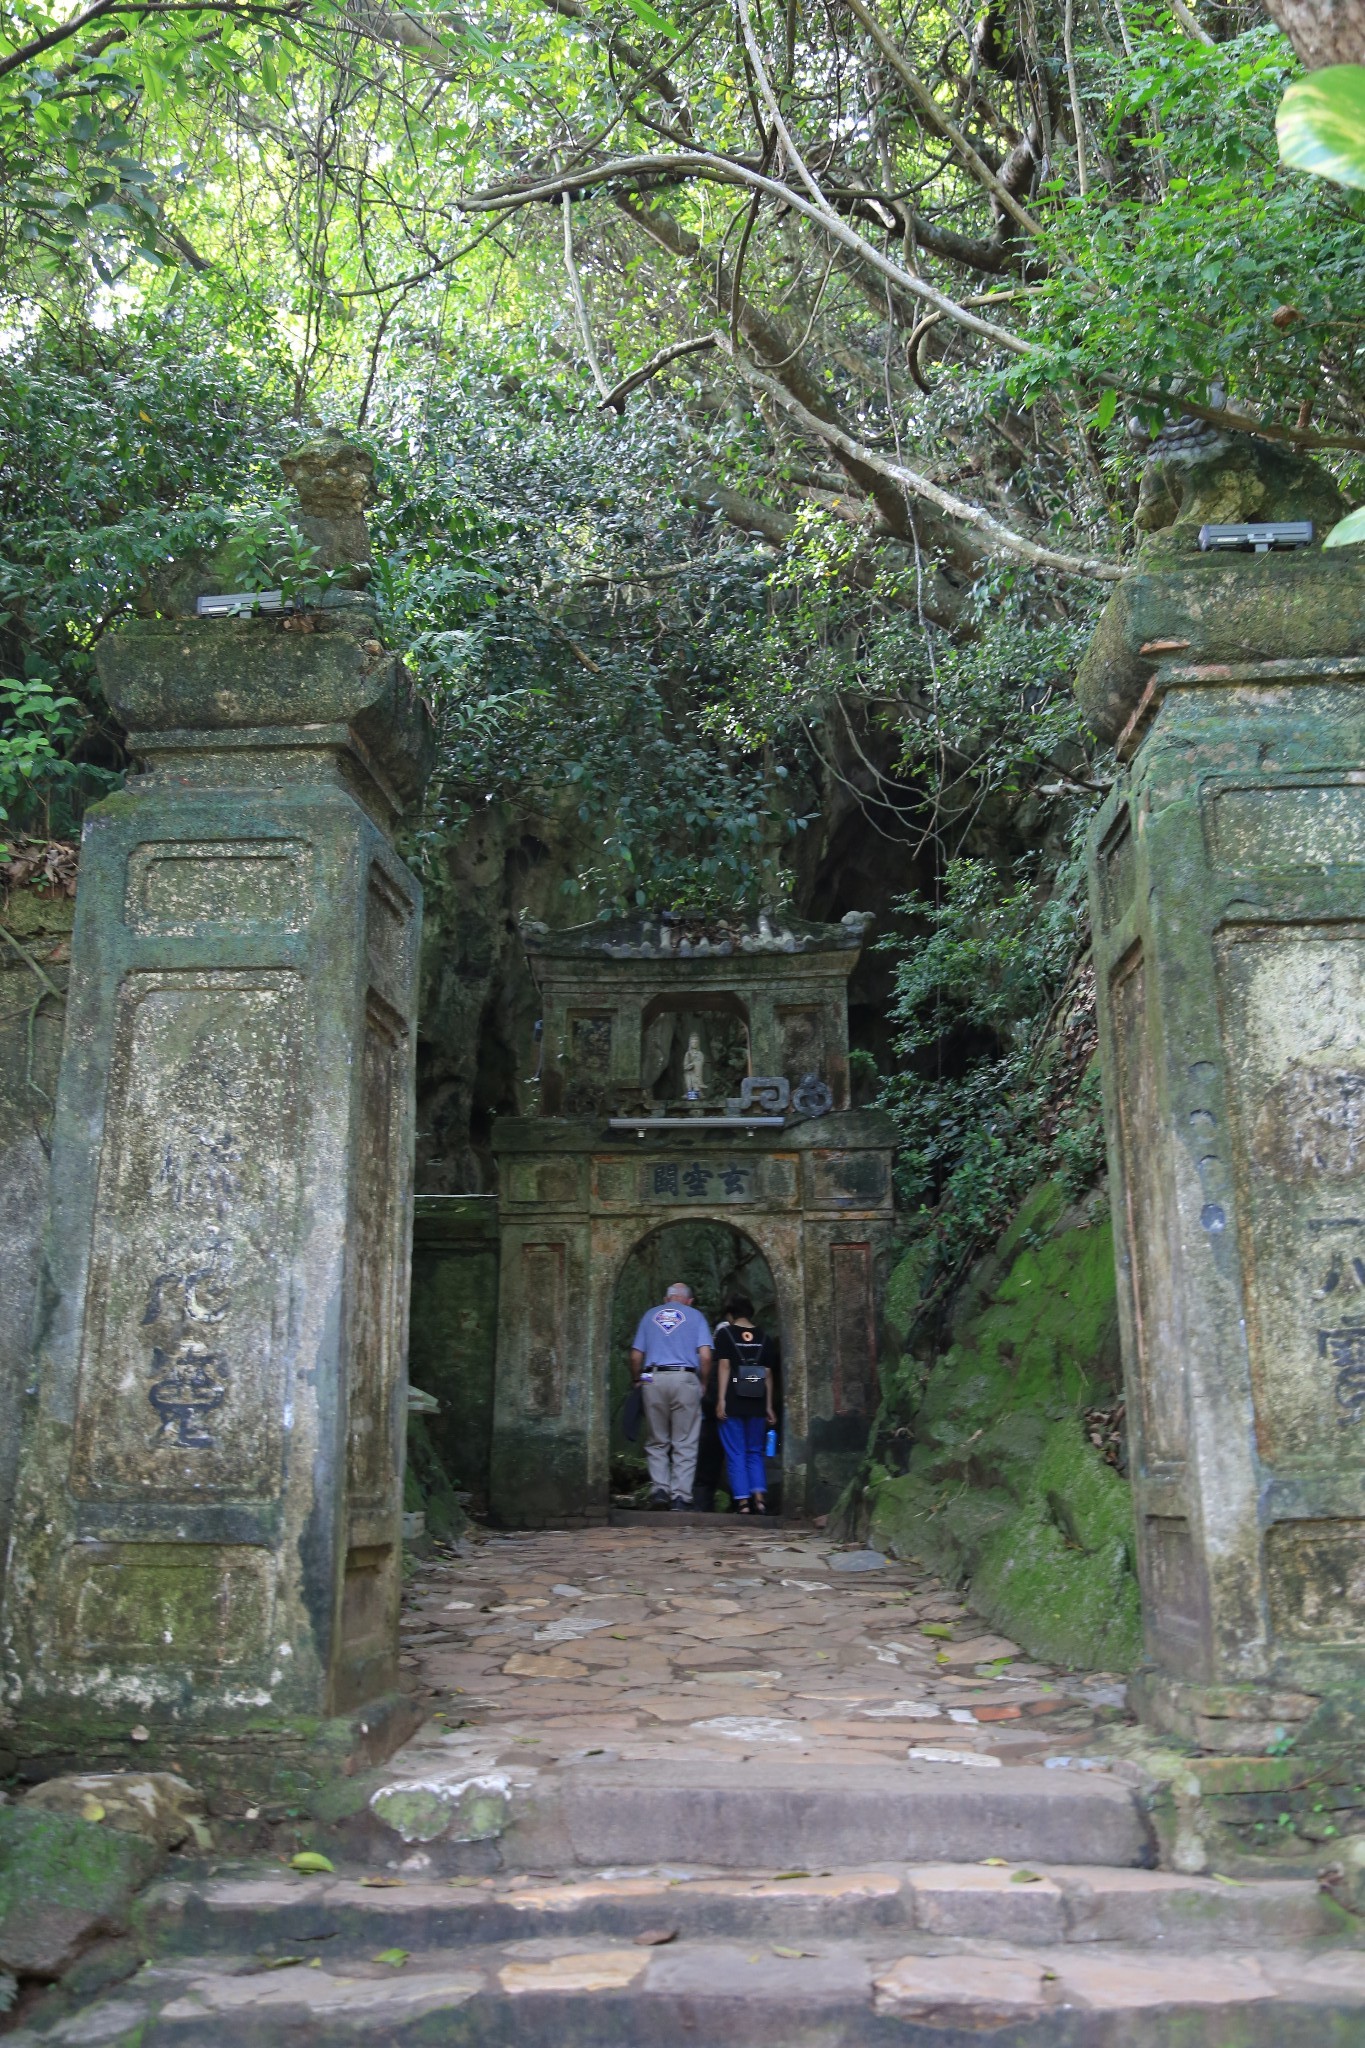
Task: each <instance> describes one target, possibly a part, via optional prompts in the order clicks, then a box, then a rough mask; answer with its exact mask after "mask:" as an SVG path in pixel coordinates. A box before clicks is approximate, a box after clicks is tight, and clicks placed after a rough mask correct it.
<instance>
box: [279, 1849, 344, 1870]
mask: <svg viewBox="0 0 1365 2048" xmlns="http://www.w3.org/2000/svg"><path fill="white" fill-rule="evenodd" d="M289 1868H290V1869H291V1870H298V1871H302V1872H303V1873H304V1874H305V1875H307V1874H309V1873H311V1872H313V1871H323V1870H326V1871H330V1872H332V1873H333V1875H335V1872H336V1865H335V1864H334V1863H333V1862H331V1861H330V1859H329V1858H328V1857H326V1856H324V1855H323V1854H322V1851H321V1850H320V1849H300V1850H299V1853H298V1855H297V1856H291V1857H290V1859H289Z"/></svg>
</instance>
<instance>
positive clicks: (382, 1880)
mask: <svg viewBox="0 0 1365 2048" xmlns="http://www.w3.org/2000/svg"><path fill="white" fill-rule="evenodd" d="M360 1882H361V1883H362V1884H367V1885H370V1886H372V1887H373V1889H374V1890H376V1891H377V1890H378V1889H379V1888H380V1886H381V1885H382V1886H383V1887H384V1888H385V1890H387V1889H388V1887H389V1886H390V1885H396V1884H406V1883H407V1879H406V1878H405V1877H362V1878H361V1880H360ZM457 1882H458V1880H457Z"/></svg>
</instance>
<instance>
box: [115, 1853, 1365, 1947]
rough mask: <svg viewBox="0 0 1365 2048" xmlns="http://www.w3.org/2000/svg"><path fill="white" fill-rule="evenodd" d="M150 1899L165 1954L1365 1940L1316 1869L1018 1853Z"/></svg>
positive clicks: (147, 1909) (333, 1884) (163, 1894)
mask: <svg viewBox="0 0 1365 2048" xmlns="http://www.w3.org/2000/svg"><path fill="white" fill-rule="evenodd" d="M367 1878H368V1882H367V1881H366V1879H367ZM142 1911H143V1925H144V1928H145V1931H146V1934H147V1937H148V1939H149V1941H150V1942H151V1944H152V1946H153V1947H154V1948H155V1949H156V1950H157V1951H158V1952H160V1953H163V1954H164V1953H177V1952H179V1953H183V1952H184V1951H185V1949H186V1948H187V1947H196V1946H202V1947H211V1948H213V1949H215V1950H223V1949H226V1948H230V1947H233V1946H234V1945H239V1944H241V1943H243V1942H244V1941H245V1942H246V1943H247V1944H248V1945H252V1944H254V1943H256V1942H257V1941H258V1940H260V1941H261V1942H262V1943H263V1944H264V1945H266V1946H268V1947H269V1948H270V1949H271V1951H272V1952H274V1953H280V1952H282V1951H281V1948H280V1944H281V1943H283V1944H284V1945H285V1947H286V1948H287V1947H288V1946H289V1945H291V1944H293V1943H295V1942H299V1941H304V1942H308V1941H318V1940H326V1941H328V1942H332V1941H337V1940H342V1941H345V1940H350V1939H354V1940H360V1941H368V1940H376V1941H381V1945H382V1944H392V1943H400V1944H405V1945H409V1946H411V1945H414V1944H417V1943H421V1944H423V1945H426V1946H431V1945H433V1944H434V1945H437V1946H469V1945H474V1944H478V1943H483V1942H489V1941H509V1940H519V1939H527V1938H534V1937H538V1936H541V1935H546V1936H550V1937H558V1936H568V1937H576V1936H578V1935H580V1934H599V1933H600V1934H602V1935H604V1936H610V1937H625V1938H630V1937H631V1936H633V1935H636V1934H638V1933H639V1932H640V1931H641V1930H642V1929H645V1928H650V1927H655V1928H658V1927H663V1928H666V1929H673V1930H675V1931H676V1932H678V1933H680V1934H686V1935H687V1936H688V1937H690V1938H691V1937H700V1938H709V1939H724V1938H725V1937H726V1936H727V1935H729V1936H733V1937H734V1938H747V1937H748V1935H750V1934H751V1933H752V1934H754V1935H756V1936H766V1935H780V1934H781V1933H782V1931H783V1930H796V1931H798V1932H800V1931H801V1930H805V1931H806V1932H807V1933H809V1932H811V1931H814V1930H820V1931H822V1932H823V1933H824V1934H825V1935H826V1936H830V1937H834V1936H838V1937H841V1938H842V1937H844V1936H847V1935H863V1936H865V1937H881V1936H883V1935H884V1934H885V1933H886V1932H887V1931H888V1930H901V1931H908V1930H914V1931H916V1932H918V1933H921V1934H926V1935H931V1936H937V1935H943V1936H952V1937H967V1938H973V1937H975V1938H989V1939H996V1940H1010V1941H1017V1942H1018V1941H1022V1942H1025V1943H1029V1944H1037V1943H1040V1942H1043V1943H1046V1942H1055V1941H1063V1942H1067V1943H1096V1942H1104V1941H1123V1940H1129V1941H1132V1940H1145V1941H1153V1942H1160V1943H1163V1944H1164V1945H1166V1946H1167V1947H1169V1948H1182V1949H1190V1948H1193V1947H1197V1946H1198V1945H1199V1944H1200V1943H1201V1942H1208V1941H1211V1940H1214V1939H1216V1940H1219V1941H1224V1942H1226V1941H1244V1940H1253V1941H1254V1942H1255V1943H1256V1944H1257V1945H1258V1947H1263V1946H1266V1945H1269V1946H1270V1947H1274V1948H1285V1947H1290V1946H1293V1945H1294V1944H1296V1943H1303V1942H1313V1941H1319V1940H1326V1939H1345V1940H1354V1939H1359V1940H1362V1941H1365V1928H1361V1927H1359V1926H1358V1925H1357V1923H1355V1922H1354V1921H1352V1920H1350V1919H1349V1918H1348V1916H1346V1915H1345V1914H1344V1913H1342V1911H1341V1909H1340V1908H1339V1907H1338V1906H1337V1905H1336V1904H1335V1903H1334V1902H1333V1901H1331V1900H1330V1899H1328V1898H1327V1897H1326V1896H1325V1895H1324V1894H1322V1893H1321V1892H1320V1891H1319V1889H1318V1887H1317V1886H1316V1885H1315V1884H1314V1883H1312V1882H1311V1881H1309V1880H1303V1879H1267V1880H1251V1881H1247V1882H1240V1883H1237V1884H1228V1883H1225V1882H1221V1881H1219V1880H1218V1879H1216V1878H1211V1877H1185V1876H1180V1875H1177V1874H1175V1873H1171V1872H1165V1871H1151V1870H1132V1869H1127V1868H1120V1867H1105V1866H1102V1865H1094V1864H1091V1865H1083V1866H1078V1865H1074V1864H1060V1865H1047V1864H1037V1865H1024V1864H1021V1863H1017V1862H1016V1863H1014V1864H1004V1865H1002V1864H999V1863H994V1862H993V1863H989V1864H982V1863H971V1864H967V1863H942V1864H927V1863H916V1864H906V1863H901V1864H890V1865H885V1864H884V1865H881V1866H877V1867H874V1866H872V1865H863V1866H860V1867H856V1868H843V1869H834V1870H817V1871H815V1872H810V1873H807V1874H805V1875H801V1876H788V1875H780V1874H779V1873H777V1872H775V1871H767V1872H753V1871H750V1872H745V1873H735V1872H733V1871H724V1870H692V1871H688V1872H679V1871H669V1870H662V1871H661V1870H659V1869H658V1868H657V1867H656V1868H655V1869H653V1870H637V1871H634V1872H626V1871H621V1870H608V1871H599V1872H595V1873H582V1872H572V1873H562V1872H561V1873H557V1874H555V1875H553V1876H547V1877H543V1878H540V1879H535V1880H530V1881H516V1882H513V1883H510V1884H509V1883H508V1882H506V1881H505V1880H504V1881H502V1882H499V1881H497V1880H491V1879H483V1880H478V1879H473V1880H470V1879H466V1880H461V1881H457V1882H455V1883H454V1884H452V1883H451V1882H449V1881H446V1882H440V1881H431V1880H428V1879H424V1878H422V1877H412V1878H407V1879H399V1880H395V1879H394V1878H393V1877H392V1876H391V1875H389V1874H385V1873H374V1872H370V1873H363V1874H362V1873H359V1872H357V1873H355V1874H353V1875H342V1874H339V1875H337V1876H336V1877H332V1878H327V1877H320V1878H299V1877H292V1876H284V1875H278V1874H275V1873H269V1874H264V1873H244V1874H241V1875H224V1876H220V1877H216V1878H212V1879H208V1880H204V1881H200V1882H198V1883H187V1882H185V1881H183V1880H181V1881H174V1882H169V1883H164V1884H162V1885H160V1886H157V1887H154V1888H153V1889H152V1891H151V1892H149V1893H148V1894H147V1896H146V1898H145V1900H144V1903H143V1909H142Z"/></svg>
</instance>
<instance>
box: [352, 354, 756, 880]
mask: <svg viewBox="0 0 1365 2048" xmlns="http://www.w3.org/2000/svg"><path fill="white" fill-rule="evenodd" d="M471 354H472V351H471ZM380 445H381V449H382V454H383V461H384V470H385V481H386V484H387V486H388V488H389V489H390V491H391V492H392V498H391V501H390V502H389V503H388V504H387V505H386V506H384V507H383V508H381V510H380V511H379V512H378V514H377V516H376V518H375V522H374V524H375V528H376V534H377V538H378V543H379V547H378V552H379V555H380V558H381V559H380V568H379V572H378V577H377V583H376V589H377V593H378V595H379V597H380V599H381V602H382V605H383V608H384V611H385V614H386V616H387V619H388V622H389V626H390V633H391V638H392V639H393V641H394V643H395V644H396V645H399V646H401V647H403V648H404V649H405V650H406V651H407V655H408V659H409V661H410V662H411V664H412V666H413V667H414V669H415V671H416V673H417V675H418V677H419V680H420V682H421V684H422V687H423V689H424V691H425V693H426V694H427V696H428V699H429V701H430V702H431V703H432V705H433V707H434V709H435V711H436V715H437V719H438V722H439V726H440V731H441V740H442V746H441V767H440V770H439V772H438V777H437V780H436V783H435V785H434V787H433V790H432V792H431V795H430V798H429V801H428V804H427V808H426V812H425V815H424V818H423V820H422V822H421V824H420V826H419V827H418V829H417V832H416V850H417V852H418V855H419V857H420V858H422V859H423V860H424V861H425V862H426V863H427V865H428V866H431V865H433V864H434V863H435V862H436V860H437V859H438V858H439V853H440V849H441V848H442V846H444V845H445V844H447V843H448V842H449V840H450V838H451V837H452V835H454V834H456V833H458V832H459V831H460V830H461V829H462V827H463V825H464V824H465V822H466V821H467V819H468V818H469V816H470V813H471V810H472V808H473V807H475V806H477V805H480V804H483V803H487V802H489V801H499V802H503V803H507V804H510V805H512V806H514V807H515V809H516V810H517V811H519V812H521V813H523V814H527V815H530V816H534V817H536V818H538V819H541V820H545V819H553V820H555V821H556V823H557V827H558V829H559V830H560V831H561V832H562V833H563V834H564V836H565V837H566V838H567V839H568V840H569V841H570V842H571V843H573V844H575V845H577V846H580V847H581V848H582V850H583V858H582V861H581V864H580V866H579V869H578V873H577V875H576V877H575V878H574V879H573V880H572V881H571V882H570V883H569V884H568V885H567V893H568V894H569V895H570V896H571V897H573V898H577V899H579V900H580V905H581V907H580V909H579V914H580V915H582V914H586V915H592V914H594V913H595V912H597V911H605V910H608V909H612V908H616V907H620V906H626V905H632V904H634V905H643V904H650V905H656V906H662V907H676V908H683V907H700V908H715V907H721V906H723V905H727V904H729V905H733V904H735V903H754V902H757V901H759V900H761V899H762V898H763V897H764V896H766V895H772V894H775V893H776V892H777V890H778V888H779V886H780V854H781V847H782V843H783V839H784V836H785V835H786V834H787V833H788V832H789V831H790V830H791V829H792V824H791V821H790V820H786V819H783V818H782V817H781V815H780V814H779V813H778V812H777V809H776V806H775V805H774V803H773V801H772V798H771V796H770V795H769V794H768V793H767V792H766V791H765V788H764V778H763V770H762V763H761V760H760V759H759V758H758V756H757V752H756V750H755V749H754V748H746V747H744V746H743V745H742V744H735V743H734V742H733V739H732V736H731V735H729V734H728V733H727V732H726V731H725V730H724V726H723V720H720V719H719V718H718V717H717V716H716V713H717V710H718V708H719V707H720V706H722V705H723V704H724V701H725V696H726V684H727V677H726V672H725V668H724V665H723V663H722V662H721V661H720V660H718V658H717V651H716V641H717V637H718V636H719V635H721V634H723V633H724V632H725V630H726V628H727V627H728V626H729V624H730V622H731V621H732V620H735V619H736V618H740V619H742V618H745V617H752V616H753V614H754V613H755V612H756V611H758V610H759V609H760V608H761V606H762V602H763V582H764V578H765V575H766V571H767V564H766V563H765V562H763V561H762V560H761V559H756V558H755V556H754V554H753V551H752V550H751V549H750V548H748V547H746V546H743V545H737V544H736V543H735V541H734V540H733V539H731V538H729V537H727V536H726V535H725V534H724V532H721V533H716V532H715V531H714V530H711V528H710V522H707V523H706V526H705V527H703V529H702V531H701V532H700V533H699V532H698V526H697V521H696V519H695V517H694V516H693V515H691V514H689V513H687V512H685V511H684V510H683V509H682V508H681V507H680V506H679V505H678V503H677V499H676V495H675V493H674V491H673V489H672V488H671V486H670V483H669V480H668V475H667V467H666V465H667V462H668V459H669V457H670V456H671V455H672V454H673V453H674V452H675V451H676V449H677V448H678V445H679V428H678V424H677V422H676V421H675V420H673V419H671V418H670V417H669V415H668V414H667V413H664V414H663V415H662V417H661V415H660V413H659V412H657V411H656V412H652V413H651V412H648V411H641V412H638V413H635V414H632V415H628V416H627V417H626V418H625V419H623V420H621V421H619V422H616V421H613V422H612V423H611V424H610V425H609V426H608V425H604V424H603V423H602V422H601V420H600V419H594V418H592V417H591V416H588V417H586V418H585V417H583V416H582V415H575V414H573V413H572V412H570V411H568V409H567V408H566V407H565V406H564V404H563V400H562V397H561V395H560V393H559V391H558V390H557V389H556V386H555V384H554V383H553V382H552V381H551V380H548V379H545V378H536V379H530V378H528V379H526V380H524V381H523V380H516V381H515V384H514V387H513V388H510V389H509V388H505V380H503V379H502V378H500V377H497V376H495V375H493V374H490V373H488V372H483V373H481V372H480V369H479V367H478V365H477V361H471V362H468V363H467V366H466V368H465V370H464V372H463V374H462V375H461V376H460V377H459V378H458V379H452V380H451V382H450V383H449V384H448V385H447V386H446V387H445V389H444V390H443V391H442V392H441V393H440V394H439V396H437V397H435V398H434V399H429V400H428V402H427V403H426V405H425V406H424V408H423V411H422V415H421V417H420V418H417V419H411V420H409V419H401V420H399V421H397V422H396V423H395V426H394V429H393V431H392V433H391V434H390V435H388V436H386V437H385V439H384V440H383V442H382V443H381V444H380ZM566 910H567V911H569V912H570V914H572V911H573V905H572V904H571V903H570V904H566Z"/></svg>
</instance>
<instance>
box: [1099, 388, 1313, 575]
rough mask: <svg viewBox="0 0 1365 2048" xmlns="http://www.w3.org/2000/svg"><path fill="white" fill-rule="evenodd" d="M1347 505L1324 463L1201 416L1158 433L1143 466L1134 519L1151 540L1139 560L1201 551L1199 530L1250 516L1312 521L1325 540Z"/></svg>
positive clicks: (1144, 544)
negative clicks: (1223, 429)
mask: <svg viewBox="0 0 1365 2048" xmlns="http://www.w3.org/2000/svg"><path fill="white" fill-rule="evenodd" d="M1349 510H1350V507H1349V506H1348V504H1347V502H1346V500H1345V498H1343V496H1342V494H1341V492H1340V491H1339V490H1338V489H1337V486H1336V482H1335V480H1334V479H1333V478H1332V477H1331V476H1330V475H1329V474H1328V472H1327V471H1326V470H1325V469H1324V468H1323V467H1322V466H1321V464H1320V463H1317V462H1312V461H1310V460H1309V459H1308V458H1307V457H1306V456H1303V455H1299V454H1296V453H1295V452H1294V451H1293V450H1292V449H1289V448H1285V447H1282V446H1281V445H1280V444H1279V443H1278V442H1275V441H1265V440H1262V439H1261V438H1260V436H1259V435H1257V434H1229V433H1222V432H1220V431H1219V430H1218V429H1217V428H1215V427H1209V426H1206V425H1204V424H1203V422H1201V421H1194V422H1190V423H1183V422H1182V423H1181V425H1179V426H1178V427H1171V428H1167V429H1166V430H1165V431H1164V432H1163V433H1161V434H1159V435H1158V437H1157V439H1156V441H1155V442H1154V444H1153V447H1152V452H1151V455H1150V457H1149V458H1148V462H1147V467H1146V469H1145V470H1144V471H1143V476H1142V486H1141V489H1140V491H1139V493H1138V504H1137V512H1136V514H1135V515H1134V524H1135V525H1136V526H1137V527H1138V529H1139V530H1140V531H1141V532H1142V533H1144V534H1148V535H1152V536H1157V537H1158V538H1157V539H1156V540H1155V542H1154V541H1152V540H1148V541H1146V542H1144V543H1143V546H1142V549H1141V555H1142V559H1143V560H1144V561H1148V560H1150V559H1152V558H1153V557H1154V556H1156V555H1159V556H1160V557H1161V558H1162V559H1163V560H1164V559H1166V558H1167V557H1168V556H1169V555H1171V554H1172V553H1173V552H1176V551H1178V552H1180V553H1182V554H1192V553H1197V552H1198V548H1199V529H1200V527H1201V526H1203V525H1204V524H1205V523H1208V524H1211V525H1229V526H1230V525H1241V524H1243V523H1245V522H1246V521H1248V520H1264V519H1311V520H1312V522H1313V525H1314V528H1315V533H1314V539H1315V541H1317V542H1321V541H1322V540H1323V539H1325V537H1326V535H1327V533H1328V532H1329V531H1330V529H1331V528H1332V527H1333V526H1335V525H1336V523H1337V521H1338V520H1339V519H1344V518H1345V516H1346V514H1347V512H1348V511H1349Z"/></svg>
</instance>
